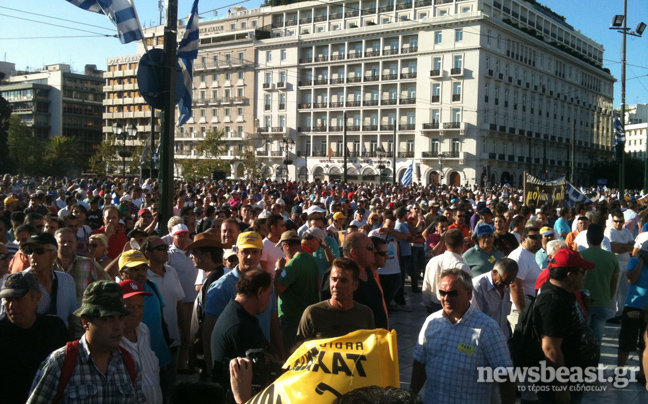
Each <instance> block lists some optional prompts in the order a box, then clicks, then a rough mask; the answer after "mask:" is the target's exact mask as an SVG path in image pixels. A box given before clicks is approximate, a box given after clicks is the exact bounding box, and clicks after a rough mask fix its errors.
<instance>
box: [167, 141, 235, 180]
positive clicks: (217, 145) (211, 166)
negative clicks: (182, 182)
mask: <svg viewBox="0 0 648 404" xmlns="http://www.w3.org/2000/svg"><path fill="white" fill-rule="evenodd" d="M224 135H225V131H224V130H222V129H220V130H211V131H209V132H207V133H205V138H204V140H203V141H202V142H200V143H199V144H198V146H197V147H196V151H197V152H198V154H199V155H202V156H203V157H204V158H189V159H183V160H181V162H180V163H179V164H180V167H181V169H182V175H183V176H184V177H185V178H187V179H192V180H196V179H201V178H210V177H211V172H212V171H225V172H229V163H228V162H226V161H223V160H221V159H220V156H222V155H224V154H227V145H226V142H225V141H224V140H223V136H224Z"/></svg>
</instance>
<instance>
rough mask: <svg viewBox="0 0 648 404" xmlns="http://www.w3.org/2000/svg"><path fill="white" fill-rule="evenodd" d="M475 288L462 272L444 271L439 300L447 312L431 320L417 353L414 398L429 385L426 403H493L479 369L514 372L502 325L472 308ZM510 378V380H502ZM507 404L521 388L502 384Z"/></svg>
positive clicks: (421, 336) (429, 319) (470, 278)
mask: <svg viewBox="0 0 648 404" xmlns="http://www.w3.org/2000/svg"><path fill="white" fill-rule="evenodd" d="M472 292H473V282H472V277H471V275H470V273H468V272H465V271H463V270H461V269H458V268H453V269H446V270H443V271H442V272H441V274H440V276H439V288H438V296H439V299H440V301H441V305H442V307H443V309H442V310H439V311H437V312H436V313H434V314H432V315H431V316H429V317H428V318H427V319H426V320H425V323H424V324H423V327H422V328H421V332H420V334H419V337H418V341H417V344H416V347H415V348H414V363H413V367H412V382H411V384H410V391H412V392H413V393H414V394H418V392H419V391H420V390H421V388H422V387H423V384H426V388H425V401H424V402H425V403H426V404H431V403H483V404H487V403H490V400H491V399H490V397H491V391H492V387H493V385H492V384H491V383H477V382H476V381H477V380H478V378H479V374H478V373H479V372H478V367H482V366H487V367H490V368H491V369H494V368H496V367H500V366H502V367H507V368H510V367H511V366H513V363H512V361H511V356H510V354H509V350H508V347H507V345H506V339H505V338H504V335H503V334H502V332H501V331H500V328H499V326H498V325H497V323H496V322H495V321H494V320H493V319H492V318H490V317H488V316H487V315H486V314H484V313H482V312H480V311H478V310H475V309H474V308H472V307H471V306H470V299H471V297H472ZM502 376H505V375H502ZM499 391H500V394H501V402H502V403H504V404H512V403H515V385H514V384H513V383H511V382H510V381H508V380H507V381H506V382H504V383H501V384H499Z"/></svg>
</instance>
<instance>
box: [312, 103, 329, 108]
mask: <svg viewBox="0 0 648 404" xmlns="http://www.w3.org/2000/svg"><path fill="white" fill-rule="evenodd" d="M326 105H327V104H326V103H325V102H316V103H315V104H313V108H326Z"/></svg>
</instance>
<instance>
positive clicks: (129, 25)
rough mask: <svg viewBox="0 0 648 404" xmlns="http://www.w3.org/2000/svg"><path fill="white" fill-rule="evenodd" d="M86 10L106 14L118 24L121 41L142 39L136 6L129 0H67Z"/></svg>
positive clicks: (127, 41)
mask: <svg viewBox="0 0 648 404" xmlns="http://www.w3.org/2000/svg"><path fill="white" fill-rule="evenodd" d="M67 2H68V3H71V4H74V5H75V6H77V7H80V8H82V9H84V10H88V11H92V12H93V13H99V14H105V15H106V16H107V17H108V18H110V21H112V22H113V24H115V25H116V26H117V33H118V34H119V40H120V41H121V43H129V42H133V41H137V40H140V39H142V38H143V37H144V36H143V35H142V27H141V26H140V22H139V18H137V12H136V11H135V6H134V5H133V4H132V3H131V2H130V1H129V0H67Z"/></svg>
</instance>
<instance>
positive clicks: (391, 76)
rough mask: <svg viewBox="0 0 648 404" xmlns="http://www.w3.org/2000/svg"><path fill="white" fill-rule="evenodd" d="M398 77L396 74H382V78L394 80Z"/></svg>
mask: <svg viewBox="0 0 648 404" xmlns="http://www.w3.org/2000/svg"><path fill="white" fill-rule="evenodd" d="M397 78H398V74H383V76H382V79H383V80H396V79H397Z"/></svg>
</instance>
